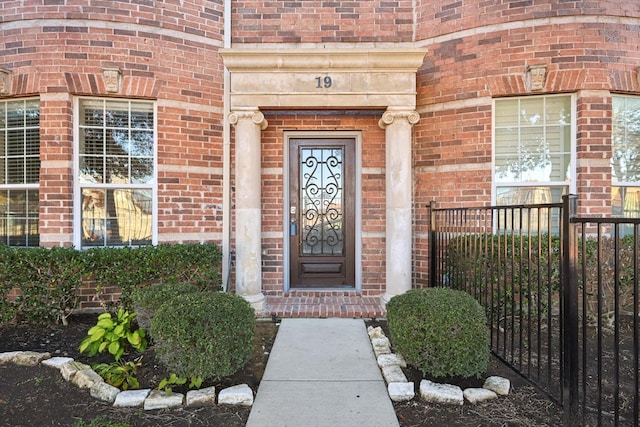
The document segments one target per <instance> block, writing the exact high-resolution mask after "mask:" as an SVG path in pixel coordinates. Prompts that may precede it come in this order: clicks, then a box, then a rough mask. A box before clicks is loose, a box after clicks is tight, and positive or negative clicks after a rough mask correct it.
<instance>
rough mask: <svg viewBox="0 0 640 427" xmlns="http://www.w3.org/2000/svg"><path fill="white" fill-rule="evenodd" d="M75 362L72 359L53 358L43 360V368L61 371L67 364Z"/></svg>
mask: <svg viewBox="0 0 640 427" xmlns="http://www.w3.org/2000/svg"><path fill="white" fill-rule="evenodd" d="M69 362H73V358H71V357H52V358H51V359H47V360H43V361H42V366H47V367H49V368H55V369H58V370H60V369H61V368H62V365H64V364H65V363H69Z"/></svg>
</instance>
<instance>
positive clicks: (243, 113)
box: [229, 108, 269, 130]
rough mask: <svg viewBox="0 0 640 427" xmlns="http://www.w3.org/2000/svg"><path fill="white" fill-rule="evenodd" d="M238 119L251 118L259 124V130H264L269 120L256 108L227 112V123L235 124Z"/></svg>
mask: <svg viewBox="0 0 640 427" xmlns="http://www.w3.org/2000/svg"><path fill="white" fill-rule="evenodd" d="M240 120H251V121H252V122H253V123H254V124H256V125H258V126H260V130H265V129H266V128H267V126H269V122H267V120H266V119H265V118H264V114H262V111H260V110H259V109H258V108H247V109H238V110H234V111H232V112H231V113H229V123H231V124H232V125H234V126H235V125H236V124H237V123H238V122H239V121H240Z"/></svg>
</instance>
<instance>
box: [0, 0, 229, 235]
mask: <svg viewBox="0 0 640 427" xmlns="http://www.w3.org/2000/svg"><path fill="white" fill-rule="evenodd" d="M71 20H73V21H71ZM0 23H1V24H0V67H2V68H4V69H6V70H9V71H11V73H12V80H13V81H12V95H16V96H23V95H38V94H43V95H42V98H41V99H42V100H43V102H42V105H41V128H42V138H41V141H42V143H41V153H42V160H43V164H44V168H43V170H42V179H43V183H42V186H41V195H40V199H41V220H42V221H41V229H40V230H41V234H42V235H43V238H42V241H43V244H44V245H57V244H63V245H70V244H71V243H72V227H73V222H72V215H71V213H72V192H73V187H72V177H73V170H72V169H71V168H70V167H71V163H70V162H71V160H72V154H71V153H72V149H73V140H72V139H73V138H72V124H71V123H72V120H71V119H72V111H71V108H72V97H73V96H75V95H95V96H105V95H107V94H106V90H105V87H104V84H103V77H102V70H103V68H104V67H119V68H120V70H121V71H122V77H123V80H122V89H121V91H120V93H118V94H117V95H116V96H120V97H126V98H142V99H150V100H156V101H157V110H158V116H157V123H158V147H159V148H158V171H159V172H158V194H159V197H158V234H159V241H160V242H187V241H201V240H219V238H220V232H221V229H222V225H221V221H222V219H221V215H222V214H221V209H222V206H221V205H222V186H221V181H222V105H223V100H222V80H223V74H222V62H221V58H220V57H219V56H218V54H217V49H218V48H219V47H220V46H221V44H222V42H221V40H222V36H223V31H222V25H223V22H222V2H212V1H205V0H185V1H180V2H176V1H154V2H128V1H126V2H125V1H113V2H105V1H98V0H89V1H84V2H67V1H58V0H47V1H41V0H37V1H36V0H33V1H30V0H27V1H5V2H3V4H2V10H1V11H0ZM53 94H56V96H54V99H52V100H50V98H51V97H52V96H53ZM48 161H55V162H56V163H55V165H54V166H53V167H51V168H47V166H46V165H47V162H48ZM65 162H66V163H67V165H65ZM47 234H48V236H47Z"/></svg>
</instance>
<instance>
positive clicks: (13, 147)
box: [6, 129, 24, 156]
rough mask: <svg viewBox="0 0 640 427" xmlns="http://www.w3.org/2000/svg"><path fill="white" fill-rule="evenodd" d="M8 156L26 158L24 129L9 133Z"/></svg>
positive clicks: (12, 130) (13, 130) (10, 130)
mask: <svg viewBox="0 0 640 427" xmlns="http://www.w3.org/2000/svg"><path fill="white" fill-rule="evenodd" d="M6 144H7V156H24V129H9V130H8V131H7V142H6Z"/></svg>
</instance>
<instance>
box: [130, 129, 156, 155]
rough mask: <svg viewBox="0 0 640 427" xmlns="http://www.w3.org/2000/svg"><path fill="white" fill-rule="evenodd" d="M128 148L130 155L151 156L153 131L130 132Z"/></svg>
mask: <svg viewBox="0 0 640 427" xmlns="http://www.w3.org/2000/svg"><path fill="white" fill-rule="evenodd" d="M129 150H130V153H131V155H132V156H140V157H152V156H153V133H152V132H146V131H143V132H141V131H133V132H131V140H130V146H129Z"/></svg>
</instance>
